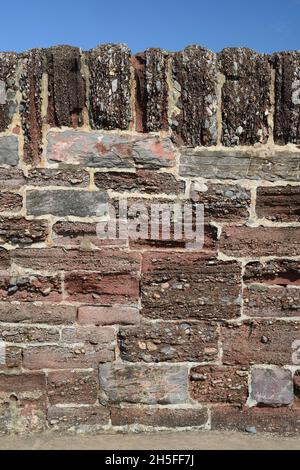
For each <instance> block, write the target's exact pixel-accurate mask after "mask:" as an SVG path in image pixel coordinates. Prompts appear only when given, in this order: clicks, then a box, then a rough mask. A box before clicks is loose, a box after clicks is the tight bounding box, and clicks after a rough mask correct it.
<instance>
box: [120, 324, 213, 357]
mask: <svg viewBox="0 0 300 470" xmlns="http://www.w3.org/2000/svg"><path fill="white" fill-rule="evenodd" d="M119 346H120V351H121V358H122V359H124V360H126V361H130V362H137V361H145V362H164V361H172V362H186V361H192V362H211V361H214V360H216V358H217V355H218V333H217V327H216V325H212V324H210V323H208V322H201V323H187V322H186V323H178V324H175V323H167V322H164V323H151V324H144V325H138V326H130V327H123V328H121V329H120V332H119Z"/></svg>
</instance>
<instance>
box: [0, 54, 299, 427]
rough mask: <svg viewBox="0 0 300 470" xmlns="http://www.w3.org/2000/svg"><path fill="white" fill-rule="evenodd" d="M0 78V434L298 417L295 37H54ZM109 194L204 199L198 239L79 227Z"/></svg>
mask: <svg viewBox="0 0 300 470" xmlns="http://www.w3.org/2000/svg"><path fill="white" fill-rule="evenodd" d="M0 80H1V81H2V84H3V83H4V84H5V92H6V99H5V102H4V103H3V104H0V181H1V192H0V200H1V204H0V245H1V246H0V270H1V277H0V347H2V351H4V352H3V354H2V356H1V354H0V359H1V360H0V432H1V433H9V432H20V433H28V432H34V431H40V430H42V429H46V428H50V429H53V430H78V429H80V430H81V431H82V430H84V431H91V430H111V429H116V430H117V429H123V430H129V429H132V430H139V429H143V430H145V429H147V430H153V429H154V428H155V429H156V428H159V429H165V428H177V429H187V428H204V429H213V430H216V429H234V430H237V429H238V430H245V429H246V428H247V427H251V426H255V427H256V428H257V429H258V430H260V431H272V432H292V433H295V432H297V431H298V432H299V429H300V267H299V266H300V264H299V260H300V224H299V221H300V53H299V52H283V53H276V54H273V55H272V56H267V55H260V54H257V53H255V52H253V51H251V50H248V49H225V50H224V51H222V52H221V53H219V54H214V53H213V52H211V51H208V50H206V49H203V48H201V47H198V46H191V47H188V48H186V49H184V50H183V51H181V52H176V53H169V52H166V51H163V50H159V49H149V50H147V51H145V52H143V53H140V54H137V55H136V56H132V55H131V52H130V50H129V49H128V48H127V47H126V46H124V45H103V46H99V47H97V48H95V49H93V50H91V51H89V52H82V51H81V50H79V49H78V48H75V47H69V46H59V47H53V48H50V49H47V50H44V49H36V50H31V51H28V52H25V53H23V54H15V53H1V54H0ZM117 198H124V199H125V198H127V200H129V201H143V202H144V203H145V205H146V206H147V205H148V206H149V207H150V206H151V204H152V203H155V202H157V201H163V202H164V203H165V204H170V203H173V202H177V203H180V204H181V203H182V204H183V203H184V202H187V201H198V202H199V203H201V204H204V208H205V226H204V246H203V248H202V249H200V248H197V247H195V246H190V244H189V241H188V240H184V239H183V240H181V241H178V240H176V239H174V238H173V239H170V240H164V239H163V237H162V236H161V234H160V233H158V235H157V237H153V236H151V235H150V234H149V237H148V238H147V237H146V239H143V240H133V239H130V238H129V239H128V240H121V239H117V240H103V239H99V237H98V236H97V231H96V227H97V222H99V220H100V216H99V213H98V207H99V205H101V204H104V203H108V202H112V203H113V202H114V200H116V199H117ZM0 352H1V350H0Z"/></svg>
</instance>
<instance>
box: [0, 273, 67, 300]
mask: <svg viewBox="0 0 300 470" xmlns="http://www.w3.org/2000/svg"><path fill="white" fill-rule="evenodd" d="M0 300H5V301H7V302H11V301H14V300H18V301H26V302H34V301H36V300H40V301H43V302H60V301H61V300H62V285H61V277H60V276H57V275H55V276H42V275H40V274H38V275H29V274H28V275H23V276H9V275H6V274H5V275H1V276H0Z"/></svg>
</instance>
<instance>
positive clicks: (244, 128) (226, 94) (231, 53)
mask: <svg viewBox="0 0 300 470" xmlns="http://www.w3.org/2000/svg"><path fill="white" fill-rule="evenodd" d="M219 66H220V71H221V72H222V73H223V74H224V75H225V83H224V85H223V89H222V122H223V132H222V143H223V144H224V145H225V146H227V147H230V146H234V145H254V144H255V143H267V140H268V137H269V126H268V114H269V112H270V107H271V104H270V86H271V66H270V63H269V59H268V56H266V55H261V54H257V53H256V52H254V51H252V50H250V49H244V48H228V49H224V50H223V51H222V52H221V53H220V54H219Z"/></svg>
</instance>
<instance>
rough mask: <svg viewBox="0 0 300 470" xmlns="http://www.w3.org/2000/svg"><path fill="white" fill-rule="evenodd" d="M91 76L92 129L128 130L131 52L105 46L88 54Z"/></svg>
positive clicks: (111, 45)
mask: <svg viewBox="0 0 300 470" xmlns="http://www.w3.org/2000/svg"><path fill="white" fill-rule="evenodd" d="M85 57H86V59H87V62H88V65H89V73H90V90H89V100H90V106H89V110H90V123H91V126H92V128H93V129H128V127H129V123H130V119H131V110H130V76H131V71H130V50H129V49H128V47H127V46H126V45H124V44H105V45H101V46H98V47H96V48H95V49H92V50H91V51H89V52H88V53H86V56H85Z"/></svg>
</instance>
